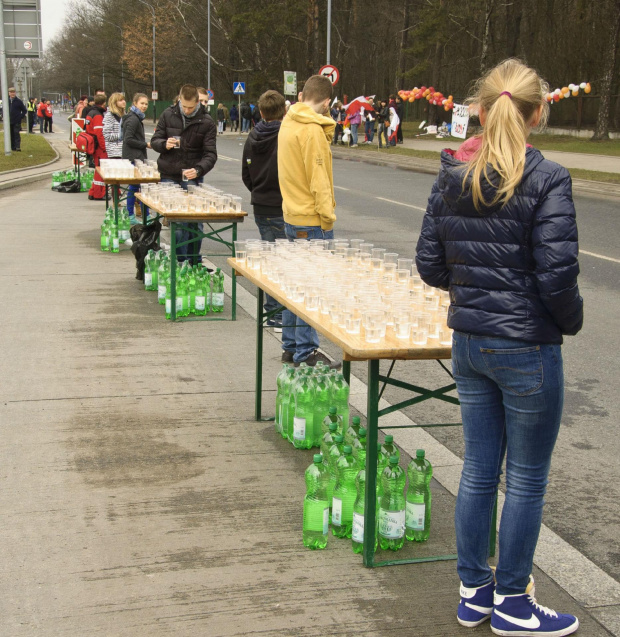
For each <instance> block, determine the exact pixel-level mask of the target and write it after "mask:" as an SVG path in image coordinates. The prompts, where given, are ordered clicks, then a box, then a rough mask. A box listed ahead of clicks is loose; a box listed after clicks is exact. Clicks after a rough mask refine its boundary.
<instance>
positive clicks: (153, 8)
mask: <svg viewBox="0 0 620 637" xmlns="http://www.w3.org/2000/svg"><path fill="white" fill-rule="evenodd" d="M139 2H141V3H142V4H144V5H146V6H147V7H148V8H149V9H150V10H151V13H152V14H153V93H155V19H156V18H155V7H154V6H153V5H152V4H151V3H150V2H147V1H146V0H139ZM156 104H157V101H156V100H153V124H156V123H157V113H156V111H157V108H156Z"/></svg>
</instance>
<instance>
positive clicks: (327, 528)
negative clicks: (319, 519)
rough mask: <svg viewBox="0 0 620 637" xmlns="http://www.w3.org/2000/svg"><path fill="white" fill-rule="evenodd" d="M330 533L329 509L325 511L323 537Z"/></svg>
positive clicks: (326, 508)
mask: <svg viewBox="0 0 620 637" xmlns="http://www.w3.org/2000/svg"><path fill="white" fill-rule="evenodd" d="M328 531H329V507H325V508H324V509H323V535H327V533H328Z"/></svg>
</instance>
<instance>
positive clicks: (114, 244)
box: [112, 237, 118, 250]
mask: <svg viewBox="0 0 620 637" xmlns="http://www.w3.org/2000/svg"><path fill="white" fill-rule="evenodd" d="M112 249H113V250H118V237H112Z"/></svg>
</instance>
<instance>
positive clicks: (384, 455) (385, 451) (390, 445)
mask: <svg viewBox="0 0 620 637" xmlns="http://www.w3.org/2000/svg"><path fill="white" fill-rule="evenodd" d="M390 456H396V457H397V458H398V459H399V460H400V451H399V450H398V447H396V445H395V444H394V436H392V435H390V434H388V435H387V436H386V437H385V439H384V441H383V444H382V445H381V446H380V447H379V456H378V458H377V476H381V474H382V473H383V470H384V469H385V468H386V467H387V466H388V463H389V460H390ZM382 488H383V485H382V483H381V480H380V479H379V480H377V496H381V489H382Z"/></svg>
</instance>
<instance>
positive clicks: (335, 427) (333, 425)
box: [329, 422, 338, 431]
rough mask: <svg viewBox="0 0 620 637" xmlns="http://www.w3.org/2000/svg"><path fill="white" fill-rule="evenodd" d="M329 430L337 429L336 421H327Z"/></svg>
mask: <svg viewBox="0 0 620 637" xmlns="http://www.w3.org/2000/svg"><path fill="white" fill-rule="evenodd" d="M329 430H330V431H338V423H337V422H330V423H329Z"/></svg>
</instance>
